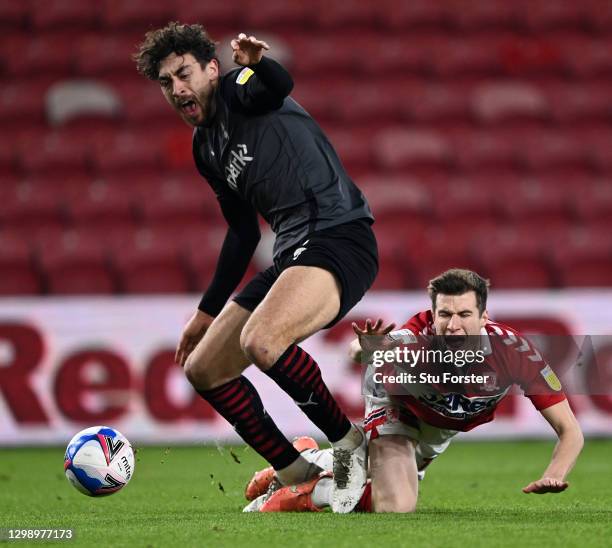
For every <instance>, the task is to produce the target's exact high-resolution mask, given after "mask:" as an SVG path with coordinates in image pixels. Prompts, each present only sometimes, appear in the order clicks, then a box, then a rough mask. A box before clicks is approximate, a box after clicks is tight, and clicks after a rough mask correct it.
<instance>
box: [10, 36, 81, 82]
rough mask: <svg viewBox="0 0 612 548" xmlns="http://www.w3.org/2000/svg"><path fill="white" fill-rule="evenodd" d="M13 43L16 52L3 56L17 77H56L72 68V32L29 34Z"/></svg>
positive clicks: (11, 72) (12, 73)
mask: <svg viewBox="0 0 612 548" xmlns="http://www.w3.org/2000/svg"><path fill="white" fill-rule="evenodd" d="M10 46H11V49H10V50H9V51H12V55H7V56H6V57H5V58H4V59H3V66H4V70H5V71H6V73H7V74H10V75H11V76H13V77H15V76H19V77H25V78H30V77H32V76H36V77H37V78H40V77H41V76H44V75H51V76H52V77H53V78H54V79H56V78H58V77H61V76H68V75H69V74H70V73H71V71H72V65H73V57H72V54H73V49H74V41H73V38H72V37H71V36H69V35H66V34H64V33H57V32H54V33H44V34H40V35H34V36H31V35H25V36H21V37H15V38H13V40H12V43H11V45H10ZM2 50H3V51H4V48H2ZM17 52H18V55H17V54H16V53H17Z"/></svg>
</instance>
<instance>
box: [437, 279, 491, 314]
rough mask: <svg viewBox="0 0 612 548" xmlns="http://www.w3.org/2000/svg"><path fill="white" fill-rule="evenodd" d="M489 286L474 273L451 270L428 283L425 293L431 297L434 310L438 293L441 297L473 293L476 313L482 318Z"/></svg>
mask: <svg viewBox="0 0 612 548" xmlns="http://www.w3.org/2000/svg"><path fill="white" fill-rule="evenodd" d="M490 285H491V284H490V283H489V280H486V279H485V278H483V277H482V276H479V275H478V274H476V272H473V271H471V270H466V269H463V268H451V269H450V270H447V271H446V272H443V273H442V274H440V275H439V276H437V277H436V278H434V279H433V280H430V281H429V284H428V286H427V292H428V293H429V296H430V297H431V309H432V310H435V309H436V298H437V296H438V295H439V294H440V293H441V294H442V295H463V294H464V293H467V292H468V291H473V292H474V293H476V304H477V305H478V312H480V315H481V316H482V313H483V312H484V311H485V310H486V308H487V296H488V295H489V287H490Z"/></svg>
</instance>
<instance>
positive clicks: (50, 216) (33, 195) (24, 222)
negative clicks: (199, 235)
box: [0, 183, 65, 230]
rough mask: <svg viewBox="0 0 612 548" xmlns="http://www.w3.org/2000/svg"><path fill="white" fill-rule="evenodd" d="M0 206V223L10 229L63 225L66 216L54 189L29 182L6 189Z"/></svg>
mask: <svg viewBox="0 0 612 548" xmlns="http://www.w3.org/2000/svg"><path fill="white" fill-rule="evenodd" d="M3 194H4V196H3V203H2V207H1V208H0V225H1V226H2V227H3V228H6V229H8V230H28V229H30V228H33V229H42V228H43V227H45V228H47V229H48V228H49V227H58V228H59V227H63V226H64V224H65V218H64V215H63V214H62V211H61V209H60V206H59V199H58V197H57V196H56V194H55V192H54V190H53V189H50V188H47V187H44V186H42V187H34V186H33V185H32V184H29V183H20V184H19V185H18V186H16V187H13V188H11V189H9V190H7V191H5V192H4V193H3Z"/></svg>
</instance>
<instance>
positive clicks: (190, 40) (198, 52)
mask: <svg viewBox="0 0 612 548" xmlns="http://www.w3.org/2000/svg"><path fill="white" fill-rule="evenodd" d="M215 46H216V42H214V41H213V40H212V39H211V38H210V36H209V35H208V33H207V32H206V31H205V30H204V27H202V25H184V24H181V23H178V22H177V21H172V22H170V23H168V24H167V25H166V26H165V27H164V28H162V29H156V30H151V31H149V32H147V34H145V39H144V42H143V43H142V44H140V46H139V48H138V52H137V53H135V54H134V61H136V67H137V68H138V72H139V73H140V74H142V75H143V76H146V77H147V78H149V80H157V79H158V78H159V64H160V63H161V62H162V61H163V60H164V59H165V58H166V57H168V55H170V54H171V53H176V55H185V54H186V53H191V54H192V55H193V56H194V57H195V58H196V60H197V61H198V63H200V65H201V66H202V68H204V66H205V65H206V64H207V63H208V62H209V61H211V60H212V59H217V54H216V52H215Z"/></svg>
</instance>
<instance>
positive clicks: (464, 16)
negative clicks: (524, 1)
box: [448, 0, 519, 32]
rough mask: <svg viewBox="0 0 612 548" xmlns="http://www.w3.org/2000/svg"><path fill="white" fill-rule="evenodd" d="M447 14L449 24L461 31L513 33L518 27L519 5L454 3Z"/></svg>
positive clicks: (503, 1)
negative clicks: (496, 30) (497, 30)
mask: <svg viewBox="0 0 612 548" xmlns="http://www.w3.org/2000/svg"><path fill="white" fill-rule="evenodd" d="M454 7H455V9H450V10H449V12H448V14H449V18H450V24H451V25H452V26H453V27H455V28H457V29H459V30H461V31H468V32H473V31H483V30H484V31H491V30H495V29H499V30H500V31H513V30H516V29H517V28H518V26H519V14H518V10H519V5H518V3H517V2H507V1H506V0H487V1H486V2H469V1H468V2H464V1H461V2H455V3H454Z"/></svg>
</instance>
